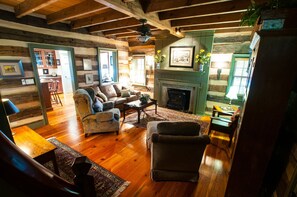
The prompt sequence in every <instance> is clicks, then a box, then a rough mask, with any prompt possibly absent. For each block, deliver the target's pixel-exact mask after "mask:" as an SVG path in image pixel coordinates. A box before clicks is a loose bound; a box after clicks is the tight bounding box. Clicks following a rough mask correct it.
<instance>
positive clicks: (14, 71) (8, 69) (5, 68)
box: [0, 60, 24, 78]
mask: <svg viewBox="0 0 297 197" xmlns="http://www.w3.org/2000/svg"><path fill="white" fill-rule="evenodd" d="M23 76H24V69H23V64H22V61H21V60H0V78H14V77H23Z"/></svg>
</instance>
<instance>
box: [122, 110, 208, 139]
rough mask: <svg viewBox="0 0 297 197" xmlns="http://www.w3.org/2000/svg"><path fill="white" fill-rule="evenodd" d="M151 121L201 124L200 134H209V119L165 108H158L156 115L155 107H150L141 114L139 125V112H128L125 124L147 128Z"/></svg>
mask: <svg viewBox="0 0 297 197" xmlns="http://www.w3.org/2000/svg"><path fill="white" fill-rule="evenodd" d="M150 121H194V122H198V123H199V124H200V127H201V129H200V133H201V134H207V128H208V125H209V117H204V116H198V115H195V114H189V113H184V112H181V111H176V110H172V109H168V108H164V107H158V108H157V114H155V107H154V106H150V107H148V108H146V109H144V112H141V115H140V123H137V111H135V110H132V109H131V110H128V111H127V112H126V118H125V120H123V122H124V123H127V124H133V125H134V126H136V127H142V128H146V125H147V123H148V122H150Z"/></svg>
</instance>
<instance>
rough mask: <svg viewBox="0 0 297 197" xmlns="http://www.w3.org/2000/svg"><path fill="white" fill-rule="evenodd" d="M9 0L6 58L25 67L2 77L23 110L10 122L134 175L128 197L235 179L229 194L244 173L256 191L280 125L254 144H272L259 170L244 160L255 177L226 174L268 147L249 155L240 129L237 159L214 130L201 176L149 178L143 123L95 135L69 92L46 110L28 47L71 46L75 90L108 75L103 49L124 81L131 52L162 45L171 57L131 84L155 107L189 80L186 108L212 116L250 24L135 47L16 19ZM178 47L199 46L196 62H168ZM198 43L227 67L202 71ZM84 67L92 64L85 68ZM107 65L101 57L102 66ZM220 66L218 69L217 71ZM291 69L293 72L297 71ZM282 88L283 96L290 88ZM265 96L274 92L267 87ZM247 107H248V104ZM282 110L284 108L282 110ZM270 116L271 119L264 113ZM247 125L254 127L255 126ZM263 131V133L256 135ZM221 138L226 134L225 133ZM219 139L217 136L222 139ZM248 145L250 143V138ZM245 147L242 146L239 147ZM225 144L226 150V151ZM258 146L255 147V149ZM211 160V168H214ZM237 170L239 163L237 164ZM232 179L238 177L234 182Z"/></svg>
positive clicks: (151, 51) (190, 191)
mask: <svg viewBox="0 0 297 197" xmlns="http://www.w3.org/2000/svg"><path fill="white" fill-rule="evenodd" d="M126 4H129V3H126ZM12 7H13V6H10V7H9V6H8V5H6V7H5V6H4V5H2V7H1V8H2V9H1V21H0V25H1V30H0V31H1V34H0V35H1V51H2V53H1V60H8V59H10V60H15V61H17V60H21V62H22V67H23V69H24V75H23V76H22V77H17V78H4V79H3V80H1V82H0V87H1V96H2V98H4V97H5V98H9V99H10V100H11V101H13V103H14V104H16V106H17V107H18V108H19V109H20V112H19V113H17V114H15V115H12V116H10V117H9V120H10V125H12V127H14V128H15V127H19V126H22V125H28V126H30V127H31V128H32V129H34V130H35V131H36V132H37V133H39V134H40V135H41V136H43V137H44V138H49V137H54V136H55V137H56V138H57V139H58V140H60V141H61V142H63V143H65V144H67V145H68V146H70V147H71V148H73V149H75V150H77V151H79V152H80V153H82V154H83V155H86V156H88V157H89V158H90V159H91V160H93V161H94V162H96V163H98V164H99V165H102V166H103V167H105V168H106V169H108V170H110V171H112V172H113V173H115V174H116V175H118V176H120V177H122V178H124V179H125V180H127V181H130V182H131V183H130V185H129V186H128V187H127V189H126V190H124V191H123V193H122V195H123V196H125V195H127V196H128V195H137V194H138V195H154V194H156V195H165V194H167V193H166V192H168V191H171V192H169V194H172V195H174V194H176V195H180V196H186V195H194V196H200V195H201V196H223V195H224V193H225V191H226V187H227V183H228V184H230V185H229V186H228V187H229V189H228V191H229V192H230V195H231V194H232V191H234V192H235V189H234V188H239V189H236V190H237V192H239V191H240V190H241V189H242V190H241V192H243V191H244V189H243V188H242V187H239V186H238V185H237V184H236V181H234V180H237V181H238V180H241V181H242V182H244V183H248V182H249V181H250V180H257V181H255V182H254V185H251V186H250V187H253V188H256V189H255V190H257V191H255V192H258V189H259V188H260V185H261V183H262V180H263V177H264V174H265V171H266V165H267V163H265V162H264V161H267V160H269V159H270V154H271V152H272V150H270V149H272V147H273V145H272V144H274V142H275V141H274V140H275V139H276V138H277V137H276V136H277V135H278V132H275V133H274V135H273V136H271V138H273V140H271V141H270V143H271V144H269V143H263V141H265V140H264V139H265V137H264V136H266V135H268V134H269V133H268V132H267V133H266V132H265V133H263V134H261V135H263V136H262V138H261V140H260V139H259V140H258V141H257V142H254V143H253V145H252V146H255V147H257V146H259V147H258V148H259V149H261V150H262V149H265V148H263V146H262V145H259V144H261V143H263V144H266V145H267V146H269V148H266V149H269V150H267V151H268V152H269V155H268V156H267V157H266V158H264V157H263V158H262V160H261V162H263V163H265V164H263V165H260V166H261V167H259V168H258V169H256V170H255V169H252V168H251V167H250V166H245V168H244V169H245V171H246V173H248V172H249V173H251V172H252V171H253V172H254V171H255V172H258V171H260V172H261V173H259V174H258V175H253V176H252V175H251V177H249V178H250V179H249V178H245V179H242V178H240V179H237V178H238V176H240V170H238V171H236V173H233V172H232V173H231V175H232V177H233V178H231V179H229V180H231V181H228V178H230V177H229V173H230V165H231V163H232V165H233V167H234V166H240V167H243V165H242V163H240V162H239V160H244V161H246V163H250V162H251V160H253V161H254V162H256V161H258V162H260V159H259V160H258V159H255V157H257V156H258V155H261V154H266V153H265V151H264V150H263V152H261V153H260V152H258V153H257V155H255V156H254V157H252V156H250V155H251V154H253V153H246V152H245V150H244V149H242V148H241V147H242V146H246V143H248V142H250V141H252V140H254V139H252V137H251V136H245V134H243V135H242V136H241V137H243V138H242V140H243V141H245V143H242V144H237V148H236V150H235V149H234V150H235V153H234V154H235V155H234V158H233V157H232V155H231V154H230V152H232V151H231V150H232V149H233V148H234V147H235V146H236V145H235V140H234V144H232V146H231V148H228V146H227V144H228V141H229V138H228V136H224V135H218V136H217V135H214V137H212V140H214V142H212V144H215V145H217V146H216V147H215V146H214V145H212V144H211V145H208V148H207V151H206V152H205V154H206V155H207V156H208V157H205V158H204V159H205V160H204V163H203V164H202V165H201V166H202V167H201V169H200V179H199V181H198V183H195V184H193V183H183V182H153V181H151V180H150V174H149V169H150V154H149V151H147V150H146V148H145V131H146V129H144V128H139V127H135V126H134V125H133V124H125V123H123V124H122V125H121V129H120V131H119V135H118V136H117V135H115V134H97V135H96V134H94V135H91V136H89V137H87V138H85V137H84V132H83V128H82V125H81V123H80V121H79V119H77V117H76V115H75V113H74V111H75V108H74V104H73V100H72V97H70V100H69V99H68V98H67V96H66V97H65V98H63V97H62V95H61V98H62V101H63V104H64V105H63V106H58V105H53V106H54V110H53V111H50V112H47V111H46V109H45V108H44V106H43V104H42V99H41V98H40V95H39V94H40V93H39V87H38V86H39V81H38V79H36V70H37V69H36V67H35V66H36V65H34V58H32V57H33V56H32V48H30V44H32V43H33V44H36V43H37V44H40V45H46V46H48V47H57V48H59V47H66V48H67V49H70V50H71V51H72V55H73V57H72V58H73V65H74V67H73V70H74V73H75V74H74V78H73V81H74V86H75V88H74V89H78V88H85V87H89V86H92V87H93V86H96V85H99V84H101V82H102V80H103V78H102V75H100V71H99V70H100V66H101V65H100V60H99V59H98V54H100V51H103V52H104V50H106V49H110V50H112V51H116V52H117V55H116V56H117V69H118V74H117V76H116V77H113V79H116V80H117V81H118V82H120V83H121V84H124V85H129V83H128V82H129V81H130V66H131V62H132V61H133V60H134V59H135V58H134V59H133V57H136V55H139V54H140V55H144V56H145V57H146V56H151V57H152V56H154V55H155V53H156V52H157V51H158V50H161V54H162V55H166V58H165V60H164V61H163V62H162V63H161V65H160V69H155V65H154V66H153V68H151V67H150V65H147V69H146V70H147V71H146V73H144V75H145V76H146V78H147V79H146V81H147V82H148V83H147V84H145V86H134V89H135V90H140V91H141V92H148V93H149V94H150V95H151V96H152V97H153V98H156V99H157V100H158V104H159V106H158V107H160V108H161V107H164V105H165V104H164V102H163V103H162V101H161V100H162V99H164V96H163V95H162V94H163V91H165V90H163V89H166V88H168V87H169V88H172V87H173V88H175V89H180V88H181V87H186V90H190V91H191V92H192V94H193V95H195V96H193V98H192V101H191V102H190V103H192V105H190V110H189V111H190V112H193V113H194V114H196V115H199V116H202V115H205V114H206V115H210V114H211V112H212V108H213V105H223V106H228V103H229V101H230V99H228V98H226V97H225V94H227V93H228V92H227V90H228V89H229V87H228V86H229V82H228V79H229V73H230V71H231V70H232V65H233V64H234V61H233V60H234V58H235V57H234V56H233V55H234V54H247V55H249V54H250V51H249V50H250V49H249V46H250V44H251V39H252V38H251V30H252V28H247V29H248V30H247V29H246V28H245V27H240V28H237V30H236V31H234V32H233V33H230V32H229V33H228V32H227V30H226V29H223V30H216V31H212V30H205V31H199V32H186V33H185V37H184V38H178V37H174V36H170V35H169V36H166V37H164V35H160V37H158V36H156V38H155V40H154V39H153V38H152V39H150V40H149V41H148V43H147V44H139V45H134V46H133V43H134V42H136V41H135V40H134V41H128V42H127V41H125V40H119V39H116V40H115V39H109V38H106V37H102V36H96V35H89V34H86V33H85V32H83V31H84V30H81V31H82V33H80V32H71V31H67V30H68V29H69V28H68V26H69V24H67V23H56V24H55V25H52V26H49V25H47V21H46V19H44V18H42V17H41V18H40V16H38V17H37V16H32V15H27V16H24V17H22V18H16V17H15V13H14V11H13V10H12ZM4 8H5V9H4ZM49 27H50V28H49ZM131 28H132V27H131ZM132 29H133V28H132ZM244 29H245V30H244ZM228 31H230V30H228ZM152 32H153V31H152ZM162 36H163V37H162ZM295 41H296V40H294V41H292V43H294V42H295ZM61 43H63V44H61ZM175 47H194V49H193V48H192V49H193V52H194V55H193V58H192V64H191V66H192V67H191V66H190V67H189V66H188V67H187V66H179V67H176V66H174V64H172V63H171V62H170V58H171V56H170V52H171V50H174V48H175ZM200 49H204V50H206V51H207V52H211V55H212V58H215V57H217V59H220V60H222V59H223V61H222V62H223V67H220V68H219V67H218V66H216V63H217V62H215V61H214V59H212V60H211V61H210V62H209V64H208V65H207V66H206V67H205V68H204V69H203V71H202V72H200V71H199V68H198V64H196V63H195V56H196V55H197V54H198V53H199V51H200ZM290 53H294V50H293V51H290ZM263 55H265V54H263ZM284 57H288V55H286V56H285V55H284ZM287 59H288V60H287V61H288V65H290V66H292V67H293V66H294V65H295V63H294V62H293V61H292V60H291V58H287ZM86 60H87V61H86ZM86 66H87V67H88V69H85V67H86ZM90 66H91V69H90ZM103 67H104V66H103V64H102V68H103ZM219 69H221V70H220V71H219ZM271 72H273V71H271ZM283 72H284V71H283ZM288 72H291V73H294V70H291V71H288ZM219 73H220V74H219ZM87 74H91V75H92V77H91V78H90V80H87V78H86V75H87ZM259 75H260V74H259ZM88 76H90V75H88ZM260 78H261V77H260ZM278 78H279V79H277V81H276V82H278V83H277V84H282V86H286V85H285V84H287V86H288V90H287V89H286V90H284V89H283V90H282V91H281V90H279V92H278V93H281V94H283V92H285V91H287V92H290V91H291V89H290V90H289V88H291V87H292V84H293V82H291V81H289V82H286V83H284V82H282V78H281V77H278ZM284 78H286V77H284ZM21 79H24V80H25V82H28V83H25V85H24V84H22V80H21ZM173 79H174V80H175V81H174V80H173ZM293 79H296V76H295V78H294V76H292V80H293ZM263 80H264V79H263ZM32 81H33V83H32ZM186 85H187V86H186ZM198 91H199V94H198ZM267 93H269V92H267ZM283 95H284V100H285V99H286V98H287V97H286V96H288V95H287V94H283ZM194 97H195V98H194ZM264 97H269V94H267V95H265V96H264ZM67 99H68V100H67ZM283 102H284V103H285V104H284V105H286V104H287V103H286V102H285V101H283ZM232 104H233V105H236V106H241V105H242V102H241V101H240V100H237V101H236V100H233V101H232ZM261 104H262V103H261ZM261 104H257V108H259V109H260V108H261V107H264V108H263V111H264V109H265V110H266V111H265V113H264V112H262V111H261V113H262V115H263V117H264V116H266V115H269V113H271V111H270V110H269V109H267V108H265V106H261ZM274 104H275V103H274ZM248 112H249V113H251V112H250V111H248ZM274 113H276V112H274ZM282 113H284V112H283V111H282ZM282 113H281V112H279V115H276V116H275V117H278V118H279V119H282V117H283V115H281V114H282ZM255 114H256V113H251V114H249V116H254V115H255ZM261 117H262V116H261ZM270 121H271V120H270ZM267 122H269V121H268V120H267ZM278 122H279V121H278ZM44 125H45V126H44ZM249 125H250V127H251V128H252V125H251V124H249ZM251 128H249V129H251ZM259 130H260V128H259ZM258 135H259V134H257V135H256V136H258ZM212 136H213V135H212ZM217 137H218V138H217ZM220 137H223V139H221V138H220ZM263 138H264V139H263ZM215 142H217V144H216V143H215ZM238 143H239V142H238ZM248 147H250V145H249V146H248ZM240 150H241V151H243V152H240ZM225 151H227V153H226V152H225ZM228 151H229V152H228ZM254 151H255V152H257V151H258V150H254ZM237 155H241V156H237ZM261 156H262V155H261ZM242 157H244V158H242ZM231 158H233V159H231ZM257 158H258V157H257ZM255 160H256V161H255ZM238 162H239V163H238ZM261 162H260V163H261ZM235 164H237V165H235ZM246 165H248V164H246ZM209 167H210V168H211V169H209ZM216 168H218V169H216ZM234 169H237V168H236V167H234ZM256 174H257V173H256ZM231 175H230V176H231ZM245 175H246V174H245ZM245 177H246V176H245ZM248 180H249V181H248ZM221 183H222V184H221ZM231 183H233V185H232V184H231ZM206 185H207V186H206ZM235 186H236V187H235ZM232 189H234V190H232ZM125 192H126V193H125ZM237 194H238V193H237ZM231 196H232V195H231Z"/></svg>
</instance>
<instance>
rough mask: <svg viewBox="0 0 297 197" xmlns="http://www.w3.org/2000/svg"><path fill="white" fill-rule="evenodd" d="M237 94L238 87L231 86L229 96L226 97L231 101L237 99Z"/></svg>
mask: <svg viewBox="0 0 297 197" xmlns="http://www.w3.org/2000/svg"><path fill="white" fill-rule="evenodd" d="M237 92H238V87H236V86H231V87H230V89H229V92H228V94H227V95H226V97H227V98H229V99H231V100H232V99H237Z"/></svg>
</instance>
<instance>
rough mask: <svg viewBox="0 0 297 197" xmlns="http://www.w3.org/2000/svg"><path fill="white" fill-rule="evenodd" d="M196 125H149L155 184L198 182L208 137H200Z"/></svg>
mask: <svg viewBox="0 0 297 197" xmlns="http://www.w3.org/2000/svg"><path fill="white" fill-rule="evenodd" d="M199 131H200V125H199V124H198V123H196V122H175V121H151V122H149V123H148V125H147V136H146V137H147V141H146V142H147V147H148V148H150V151H151V178H152V180H154V181H190V182H197V181H198V179H199V168H200V164H201V160H202V157H203V154H204V150H205V148H206V146H207V144H209V143H210V138H209V136H208V135H200V133H199Z"/></svg>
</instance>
